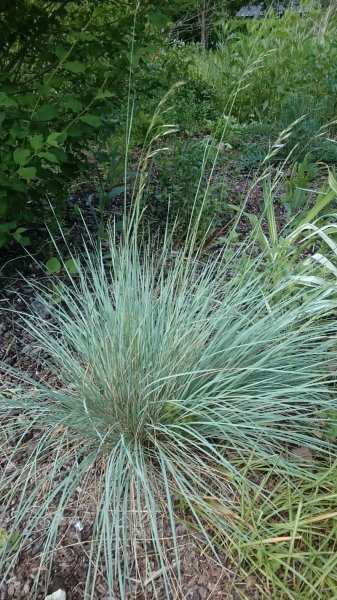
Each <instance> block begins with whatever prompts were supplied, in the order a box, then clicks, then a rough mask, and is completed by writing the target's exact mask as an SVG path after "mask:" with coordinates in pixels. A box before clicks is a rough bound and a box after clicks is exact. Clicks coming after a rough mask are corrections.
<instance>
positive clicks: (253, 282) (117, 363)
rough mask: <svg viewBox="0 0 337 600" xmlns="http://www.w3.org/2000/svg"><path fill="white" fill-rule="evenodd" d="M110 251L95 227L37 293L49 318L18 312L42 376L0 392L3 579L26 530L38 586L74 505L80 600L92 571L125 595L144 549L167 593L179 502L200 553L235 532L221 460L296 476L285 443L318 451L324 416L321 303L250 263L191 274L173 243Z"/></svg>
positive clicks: (328, 344)
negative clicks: (80, 530)
mask: <svg viewBox="0 0 337 600" xmlns="http://www.w3.org/2000/svg"><path fill="white" fill-rule="evenodd" d="M125 240H126V241H124V242H123V241H122V242H121V243H119V244H117V243H116V240H115V237H114V234H113V232H110V237H109V241H108V243H107V245H105V246H103V247H100V248H98V249H97V251H96V252H95V253H94V254H92V253H91V251H90V250H89V248H87V249H86V250H85V251H84V253H83V255H82V256H81V257H74V258H76V261H77V263H78V274H77V275H76V276H71V275H69V280H68V281H64V280H63V281H62V280H60V281H58V283H57V302H55V298H54V299H51V298H50V296H49V295H48V290H44V289H42V288H40V287H38V286H37V288H36V292H37V293H38V294H39V296H40V298H41V302H42V303H44V304H45V305H46V308H47V310H48V312H49V315H50V318H49V319H47V320H43V319H41V316H39V315H34V314H31V313H30V311H29V310H28V308H27V311H26V313H25V314H23V315H22V317H23V319H24V321H25V326H26V328H27V330H28V331H29V333H30V335H32V336H33V337H34V338H35V340H36V346H37V348H38V349H39V350H40V351H41V352H42V356H43V362H44V371H46V370H47V371H48V373H49V375H48V377H47V378H46V379H45V380H44V381H41V380H38V379H36V380H34V379H33V378H30V377H29V376H28V375H27V374H24V373H15V372H11V379H10V380H7V381H9V383H7V384H5V383H4V382H3V384H2V388H1V396H0V422H1V432H0V434H1V446H2V449H3V453H4V454H5V455H6V464H7V465H9V468H5V469H3V471H2V475H1V481H0V487H1V503H2V507H3V509H4V513H5V514H8V515H11V516H10V518H9V519H8V523H7V527H8V531H9V532H18V534H19V547H17V545H14V546H13V545H12V546H11V544H10V543H8V546H7V547H6V548H4V549H3V551H2V552H1V553H0V562H1V568H0V572H1V574H2V575H1V577H2V580H3V581H4V580H6V577H8V576H9V574H12V573H13V571H14V570H15V565H16V562H17V560H18V557H19V553H20V552H21V551H22V550H23V549H24V548H26V551H27V548H28V552H29V544H30V543H31V540H32V539H33V537H34V536H33V534H34V532H36V531H40V535H41V537H42V542H41V547H42V550H41V555H40V563H39V564H40V570H39V572H38V574H37V578H36V581H39V580H41V578H42V577H45V568H46V565H47V567H48V568H49V567H51V565H52V563H53V557H54V556H55V553H56V552H57V543H58V540H59V531H60V528H61V526H62V524H63V523H64V519H65V518H66V515H68V514H69V511H71V507H72V506H73V505H74V503H76V504H77V513H78V515H79V517H78V518H82V519H85V515H86V514H89V513H90V515H91V533H90V540H89V541H88V542H86V544H84V552H85V555H86V560H87V564H88V570H87V579H86V584H85V590H84V591H83V593H84V597H85V598H92V597H94V594H95V582H96V580H97V577H98V575H99V576H100V577H102V574H103V577H104V578H105V581H106V585H107V588H108V589H109V592H110V593H111V594H113V593H114V591H116V587H117V588H118V590H119V594H120V595H121V597H122V598H123V597H126V590H127V589H130V588H128V586H129V585H130V582H131V581H132V578H133V577H134V569H135V564H137V560H138V558H139V557H138V555H139V554H141V555H144V553H145V555H147V554H149V555H151V560H152V564H155V567H153V568H155V569H158V570H159V572H160V573H161V577H162V580H163V585H164V594H165V596H166V597H167V598H172V597H173V595H172V594H173V589H175V590H176V589H177V588H178V590H179V589H180V590H181V589H183V582H182V581H181V578H180V575H179V543H178V539H177V534H176V524H177V513H178V514H179V503H181V502H183V504H184V507H185V510H186V512H187V514H188V515H189V518H190V519H192V520H194V522H195V523H196V524H197V525H198V527H199V529H200V531H201V532H202V533H203V535H204V537H205V540H206V543H207V544H208V545H209V547H210V548H212V549H213V551H214V553H215V556H216V553H217V549H216V546H215V545H214V543H213V541H212V537H213V534H212V533H210V532H209V529H208V526H207V523H214V521H215V520H216V521H217V523H218V524H219V527H220V528H221V530H222V531H225V532H227V535H228V536H231V532H233V530H235V531H237V525H236V519H235V516H234V518H230V519H229V518H228V514H226V513H225V514H222V513H221V511H219V510H218V506H219V503H220V504H221V505H226V506H229V508H230V512H231V513H232V514H234V515H235V513H236V511H237V507H236V504H235V502H234V501H233V490H232V484H231V479H232V478H233V477H235V478H239V479H240V478H241V477H242V475H241V474H240V472H239V471H238V470H237V468H236V467H235V460H237V459H242V457H244V456H246V455H247V454H251V453H254V455H255V456H257V457H260V458H261V460H262V459H263V460H268V461H270V463H271V464H273V465H281V466H282V468H283V469H285V470H286V471H288V472H289V473H296V472H298V470H300V469H301V466H300V465H298V462H296V461H294V460H293V455H292V453H291V449H292V448H293V447H294V446H296V447H297V446H301V447H305V448H308V449H309V450H310V452H312V454H314V455H324V454H328V453H329V452H332V451H333V444H332V442H330V441H329V438H328V437H327V436H326V435H325V429H324V423H325V421H326V422H328V416H327V415H328V414H329V415H331V414H332V413H333V412H334V411H336V410H337V400H336V396H335V392H334V389H333V387H332V382H333V380H334V369H335V344H336V339H335V335H336V325H335V323H334V321H333V320H332V319H330V318H329V314H330V312H331V311H333V310H334V309H335V307H334V304H333V302H334V301H333V300H331V303H330V304H329V302H327V299H326V297H325V298H324V302H323V301H321V292H320V291H318V290H317V289H315V290H312V291H310V290H309V291H308V293H307V295H306V296H305V298H304V299H303V294H302V293H301V292H300V291H299V292H298V294H297V292H296V288H295V290H294V285H293V282H292V281H291V279H285V280H283V281H282V282H280V283H279V284H278V285H277V286H275V287H274V289H271V286H270V284H269V281H268V273H265V272H263V269H262V268H261V265H262V262H261V261H260V259H258V258H257V259H256V261H255V265H254V268H252V267H251V263H249V266H248V263H247V267H244V266H242V267H241V269H242V271H241V272H240V273H239V274H238V273H236V264H237V263H236V262H235V261H233V259H227V258H226V257H227V254H226V252H225V251H224V252H223V253H222V254H220V255H219V256H218V257H217V258H213V259H210V260H209V261H206V262H201V258H200V257H198V256H196V255H195V254H194V255H193V253H192V252H190V250H189V249H188V248H187V249H185V250H184V251H182V252H181V253H178V254H177V253H172V252H171V250H170V248H169V247H166V246H164V247H159V245H158V246H157V247H154V245H153V244H152V245H151V244H150V243H149V244H148V245H144V244H142V250H140V249H139V244H138V239H137V233H136V234H131V233H130V231H129V232H128V235H127V236H126V238H125ZM233 274H235V275H236V277H233ZM290 290H291V293H290ZM275 298H277V301H275ZM7 375H8V373H7ZM15 381H16V383H15ZM22 453H23V454H24V456H25V461H22V460H21V461H20V456H22ZM235 457H236V458H235ZM228 474H231V477H229V476H228ZM307 476H308V478H310V477H311V476H312V477H314V474H312V475H311V474H310V472H308V473H307ZM250 485H252V486H253V485H254V484H253V483H250ZM210 498H213V500H214V499H216V502H215V503H214V502H210V500H209V499H210ZM13 503H15V506H16V510H15V513H14V514H13V513H12V512H11V510H10V507H12V506H13ZM238 516H239V515H238ZM162 520H164V521H165V523H166V526H167V527H168V528H169V530H170V532H171V552H172V553H173V555H174V556H175V559H174V561H173V562H174V563H175V567H172V565H171V566H169V564H168V559H167V554H166V553H167V547H166V545H165V543H164V541H163V532H162V528H161V526H160V522H161V521H162ZM241 533H242V536H243V541H245V542H247V543H248V542H249V531H246V532H241ZM139 540H143V541H139ZM144 540H145V541H144ZM137 557H138V558H137ZM153 557H155V558H153ZM148 560H150V559H148ZM171 563H172V554H171ZM47 575H48V569H47ZM47 580H48V576H47ZM179 593H181V592H179ZM178 595H179V594H178Z"/></svg>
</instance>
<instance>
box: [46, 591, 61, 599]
mask: <svg viewBox="0 0 337 600" xmlns="http://www.w3.org/2000/svg"><path fill="white" fill-rule="evenodd" d="M44 600H66V593H65V591H64V590H57V591H56V592H54V593H53V594H50V595H49V596H46V597H45V599H44Z"/></svg>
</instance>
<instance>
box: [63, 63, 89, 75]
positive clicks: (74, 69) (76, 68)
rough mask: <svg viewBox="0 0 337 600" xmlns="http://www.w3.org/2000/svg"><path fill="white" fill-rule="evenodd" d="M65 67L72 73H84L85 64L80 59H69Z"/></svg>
mask: <svg viewBox="0 0 337 600" xmlns="http://www.w3.org/2000/svg"><path fill="white" fill-rule="evenodd" d="M63 67H64V68H65V69H66V70H67V71H70V72H71V73H84V72H85V66H84V64H83V63H80V62H79V61H78V60H73V61H67V62H65V63H64V65H63Z"/></svg>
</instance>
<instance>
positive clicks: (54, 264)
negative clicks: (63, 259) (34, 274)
mask: <svg viewBox="0 0 337 600" xmlns="http://www.w3.org/2000/svg"><path fill="white" fill-rule="evenodd" d="M46 269H47V271H48V273H59V272H60V270H61V263H60V261H59V259H58V258H56V256H53V257H52V258H50V259H49V260H47V262H46Z"/></svg>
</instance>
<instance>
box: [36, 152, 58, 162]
mask: <svg viewBox="0 0 337 600" xmlns="http://www.w3.org/2000/svg"><path fill="white" fill-rule="evenodd" d="M38 156H39V157H40V158H45V159H46V160H48V161H49V162H51V163H58V160H57V158H56V156H55V154H53V153H52V152H39V153H38Z"/></svg>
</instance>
